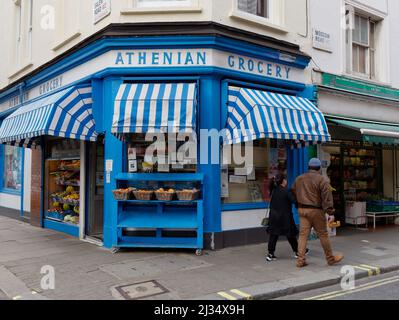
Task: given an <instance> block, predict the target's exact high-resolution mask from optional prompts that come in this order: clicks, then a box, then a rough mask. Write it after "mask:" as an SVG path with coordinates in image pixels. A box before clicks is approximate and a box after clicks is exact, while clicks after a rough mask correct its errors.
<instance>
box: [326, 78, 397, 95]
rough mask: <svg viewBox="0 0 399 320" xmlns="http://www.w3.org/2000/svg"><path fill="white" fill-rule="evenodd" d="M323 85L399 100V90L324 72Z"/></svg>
mask: <svg viewBox="0 0 399 320" xmlns="http://www.w3.org/2000/svg"><path fill="white" fill-rule="evenodd" d="M322 85H323V86H326V87H330V88H334V89H340V90H345V91H348V92H351V93H357V94H364V95H369V96H373V97H377V98H382V99H389V100H396V101H399V90H397V89H392V88H389V87H386V86H381V85H376V84H372V83H368V82H365V81H361V80H354V79H349V78H347V77H342V76H336V75H333V74H329V73H323V75H322Z"/></svg>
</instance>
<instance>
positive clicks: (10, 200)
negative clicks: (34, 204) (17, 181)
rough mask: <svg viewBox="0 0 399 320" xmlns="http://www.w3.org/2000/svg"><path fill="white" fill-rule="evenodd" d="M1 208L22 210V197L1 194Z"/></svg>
mask: <svg viewBox="0 0 399 320" xmlns="http://www.w3.org/2000/svg"><path fill="white" fill-rule="evenodd" d="M0 207H5V208H10V209H15V210H21V197H20V196H17V195H13V194H8V193H0Z"/></svg>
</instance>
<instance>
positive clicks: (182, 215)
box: [113, 173, 204, 255]
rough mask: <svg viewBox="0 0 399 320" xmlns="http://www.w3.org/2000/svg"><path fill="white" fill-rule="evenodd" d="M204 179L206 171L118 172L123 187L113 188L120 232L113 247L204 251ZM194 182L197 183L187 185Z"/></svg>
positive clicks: (118, 178) (120, 184)
mask: <svg viewBox="0 0 399 320" xmlns="http://www.w3.org/2000/svg"><path fill="white" fill-rule="evenodd" d="M203 179H204V176H203V174H199V173H194V174H162V173H136V174H131V173H121V174H118V175H117V176H116V180H117V186H118V188H120V189H117V190H114V191H113V193H114V200H115V201H117V203H118V212H117V219H115V224H114V228H115V230H116V233H115V234H116V235H117V236H116V239H114V243H113V247H116V248H120V247H131V248H134V247H136V248H140V247H156V248H167V247H170V248H193V249H196V254H197V255H201V254H202V249H203V218H204V211H203V210H204V209H203V200H202V198H201V190H202V185H203ZM193 184H195V185H196V187H187V186H188V185H190V186H192V185H193ZM171 186H173V188H171ZM129 232H134V233H135V235H133V236H132V235H130V234H129ZM140 232H141V235H140ZM184 232H185V233H184ZM137 233H138V234H139V235H137ZM151 233H152V234H151ZM168 233H169V234H168ZM179 233H180V235H174V234H179ZM187 233H188V234H189V235H186V234H187ZM190 233H191V234H190ZM193 233H195V235H193ZM143 234H144V235H143ZM182 235H183V236H182Z"/></svg>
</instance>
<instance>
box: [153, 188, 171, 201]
mask: <svg viewBox="0 0 399 320" xmlns="http://www.w3.org/2000/svg"><path fill="white" fill-rule="evenodd" d="M154 193H155V197H156V198H157V200H160V201H172V200H173V196H174V195H175V190H173V189H168V190H164V189H163V188H160V189H158V190H155V192H154Z"/></svg>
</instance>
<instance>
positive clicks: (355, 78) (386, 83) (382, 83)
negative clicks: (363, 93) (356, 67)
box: [342, 72, 392, 87]
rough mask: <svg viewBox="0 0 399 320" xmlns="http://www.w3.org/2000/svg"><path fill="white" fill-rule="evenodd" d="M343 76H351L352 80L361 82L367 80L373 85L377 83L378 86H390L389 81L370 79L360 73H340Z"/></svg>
mask: <svg viewBox="0 0 399 320" xmlns="http://www.w3.org/2000/svg"><path fill="white" fill-rule="evenodd" d="M342 75H343V76H344V77H347V78H351V79H354V80H359V81H363V82H367V83H370V84H374V85H379V86H385V87H392V85H391V83H388V82H382V81H379V80H376V79H370V78H369V77H368V76H362V75H361V74H356V73H346V72H345V73H343V74H342Z"/></svg>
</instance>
